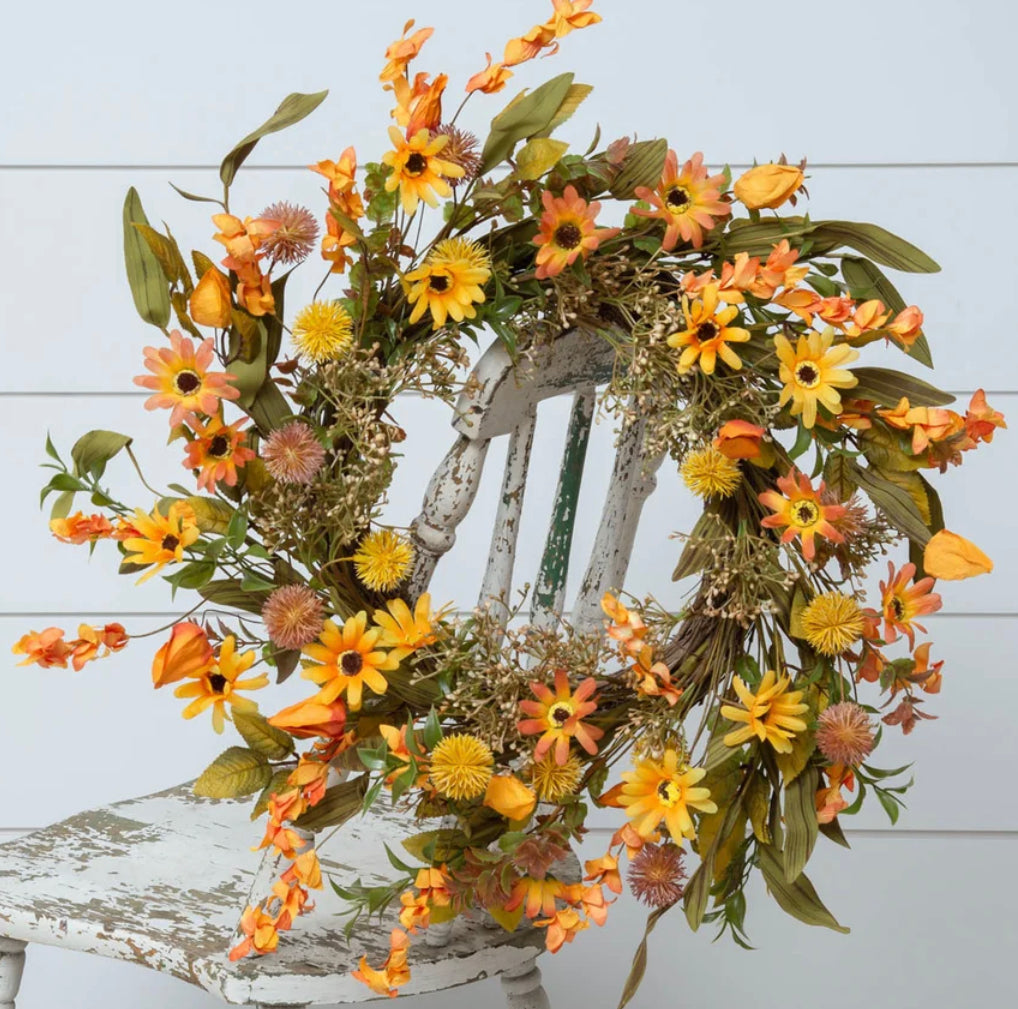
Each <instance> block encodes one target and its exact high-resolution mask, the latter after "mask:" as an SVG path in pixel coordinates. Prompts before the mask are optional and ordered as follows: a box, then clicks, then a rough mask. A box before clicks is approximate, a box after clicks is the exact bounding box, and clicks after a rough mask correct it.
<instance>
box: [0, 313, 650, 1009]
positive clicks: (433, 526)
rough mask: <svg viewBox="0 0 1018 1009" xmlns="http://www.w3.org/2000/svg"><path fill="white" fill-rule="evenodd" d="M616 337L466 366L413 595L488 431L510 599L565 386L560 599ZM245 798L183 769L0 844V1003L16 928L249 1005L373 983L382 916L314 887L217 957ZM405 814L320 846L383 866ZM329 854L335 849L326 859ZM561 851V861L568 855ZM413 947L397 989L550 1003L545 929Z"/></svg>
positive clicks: (637, 492)
mask: <svg viewBox="0 0 1018 1009" xmlns="http://www.w3.org/2000/svg"><path fill="white" fill-rule="evenodd" d="M612 364H613V351H612V350H611V349H610V347H609V346H608V345H607V343H606V342H605V341H604V340H603V339H600V338H598V337H596V336H593V335H590V334H587V333H585V332H582V331H578V330H577V331H571V332H569V333H567V334H565V335H564V336H563V337H562V338H561V339H559V340H558V341H556V342H555V343H554V344H553V345H552V346H551V347H550V348H548V350H547V352H546V353H544V354H542V355H541V356H540V357H539V358H538V363H537V365H524V366H521V367H520V368H519V369H514V368H513V366H512V364H511V362H510V360H509V358H508V356H507V355H506V353H505V351H504V350H503V349H502V348H501V346H500V345H495V346H493V347H492V348H491V349H489V350H488V352H487V353H486V354H484V355H483V357H482V358H481V360H480V362H479V363H478V365H477V367H476V368H475V370H474V379H475V381H474V382H473V383H471V385H470V386H469V391H468V392H467V393H465V394H464V396H463V397H462V398H461V401H460V403H459V404H458V409H457V416H456V418H455V420H454V422H453V427H454V428H455V430H456V431H457V432H458V438H457V440H456V442H455V444H454V445H453V447H452V449H451V450H450V452H449V453H448V455H447V456H446V457H445V459H444V461H443V462H442V464H441V465H440V466H439V468H438V470H437V472H436V473H435V475H434V477H433V478H432V480H431V483H430V485H429V487H428V490H427V493H426V496H425V501H424V507H423V510H422V513H421V515H420V516H419V517H418V519H417V520H416V521H415V523H414V525H413V532H414V537H415V539H416V541H417V547H418V553H417V563H416V568H415V570H414V572H413V574H412V576H411V588H410V594H411V595H412V596H416V595H417V594H418V593H419V592H421V591H423V590H424V588H425V587H426V586H427V585H428V583H429V580H430V578H431V575H432V572H433V571H434V569H435V565H436V563H437V562H438V560H439V558H440V557H441V556H442V555H443V554H444V553H445V552H446V551H447V550H448V549H449V548H450V547H451V546H452V544H453V541H454V540H455V530H456V527H457V525H458V524H459V522H460V521H461V520H462V519H463V517H464V516H465V515H466V513H467V511H468V509H469V508H470V505H471V503H472V502H473V500H474V497H475V494H476V492H477V488H478V485H479V483H480V479H481V472H482V468H483V464H484V459H485V455H486V453H487V450H488V446H489V445H490V443H491V442H492V440H493V439H495V438H498V437H501V436H508V438H509V445H508V454H507V461H506V466H505V476H504V480H503V485H502V493H501V496H500V498H499V504H498V511H497V515H496V517H495V523H494V532H493V535H492V541H491V552H490V556H489V561H488V565H487V570H486V573H485V576H484V580H483V584H482V586H481V591H480V601H481V603H483V604H488V605H495V606H499V605H504V601H505V600H506V599H508V598H509V594H510V589H511V583H512V577H513V566H514V558H515V551H516V537H517V531H518V528H519V518H520V513H521V509H522V507H523V495H524V490H525V487H526V479H527V469H528V464H529V459H530V450H531V445H532V443H533V436H534V427H535V419H536V410H537V405H538V403H539V402H541V401H542V400H544V399H547V398H549V397H552V396H559V395H565V394H572V395H573V406H572V414H571V418H570V422H569V429H568V434H567V438H566V445H565V450H564V454H563V459H562V467H561V472H560V476H559V482H558V489H557V494H556V499H555V504H554V511H553V516H552V522H551V528H550V531H549V534H548V537H547V541H546V545H545V549H544V555H543V560H542V563H541V568H540V574H539V576H538V579H537V584H536V588H535V591H534V594H533V610H532V619H533V620H534V621H535V622H537V623H547V622H552V621H554V620H555V619H556V614H558V613H561V612H563V603H564V593H565V583H566V573H567V568H568V563H569V554H570V549H571V544H572V534H573V524H574V518H575V514H576V504H577V499H578V495H579V489H580V478H581V475H582V472H583V466H584V460H585V456H586V449H587V442H588V436H589V433H590V426H591V418H592V413H593V408H594V394H595V393H594V390H595V386H596V385H597V384H598V383H603V382H604V381H606V380H607V378H608V376H609V374H610V372H611V368H612ZM640 435H641V428H640V425H639V424H637V425H634V426H633V427H631V428H630V429H629V431H628V432H627V433H626V434H625V435H624V436H623V438H622V440H621V442H620V445H619V448H618V451H617V454H616V458H615V463H614V470H613V474H612V482H611V485H610V488H609V491H608V496H607V499H606V502H605V505H604V511H603V515H602V519H601V523H600V527H599V529H598V532H597V534H596V538H595V542H594V547H593V550H592V556H591V558H590V562H589V564H588V566H587V569H586V573H585V575H584V577H583V580H582V583H581V587H580V591H579V595H578V598H577V600H576V601H575V603H574V605H573V607H572V609H571V611H570V613H571V620H572V622H573V623H574V624H575V625H577V626H579V627H591V626H594V625H595V624H596V622H597V621H598V620H599V619H600V611H599V600H600V597H601V595H602V593H603V591H604V590H605V589H606V588H609V587H618V586H619V585H620V584H621V582H622V579H623V576H624V574H625V570H626V566H627V564H628V559H629V554H630V552H631V549H632V544H633V536H634V533H635V530H636V525H637V521H638V518H639V513H640V510H641V508H642V505H643V501H644V499H645V498H646V496H647V494H648V493H649V492H650V490H651V489H652V486H653V481H654V478H653V469H654V461H651V460H645V459H644V460H641V458H640V443H641V437H640ZM249 809H250V803H249V802H238V801H228V800H211V799H200V798H196V797H195V796H194V795H193V794H192V793H191V790H190V787H189V786H188V785H183V786H180V787H178V788H174V789H170V790H169V791H165V792H159V793H157V794H155V795H149V796H145V797H143V798H140V799H133V800H130V801H127V802H120V803H116V804H114V805H112V806H107V807H104V808H102V809H96V810H91V811H89V812H85V813H80V814H78V815H77V816H74V817H71V818H70V819H68V820H65V821H63V822H62V823H58V824H56V825H54V826H52V827H48V828H46V829H45V830H41V831H37V832H36V833H33V834H30V835H28V836H26V837H23V838H21V839H19V840H16V841H14V842H10V843H7V844H5V845H3V846H2V847H0V1009H14V998H15V996H16V995H17V991H18V986H19V983H20V980H21V974H22V968H23V966H24V960H25V946H26V944H27V943H32V942H38V943H47V944H51V945H57V946H64V947H67V948H69V949H76V950H84V951H86V952H90V953H96V954H99V955H100V956H108V957H115V958H118V959H123V960H129V961H133V962H136V963H140V964H143V965H145V966H148V967H151V968H153V969H155V970H159V971H163V972H166V973H169V974H172V975H174V976H176V977H179V978H181V979H182V980H184V981H187V982H189V983H191V984H194V985H199V986H200V987H202V988H205V989H206V990H207V991H209V992H211V993H212V994H214V995H217V996H219V998H220V999H222V1000H223V1001H225V1002H227V1003H230V1004H233V1005H238V1004H241V1005H243V1004H248V1003H254V1004H255V1005H256V1006H260V1007H270V1006H271V1007H276V1009H281V1007H296V1006H311V1005H332V1004H336V1003H338V1004H341V1005H346V1004H351V1003H356V1002H362V1001H367V1000H369V999H371V998H372V997H373V995H372V993H371V992H370V990H369V989H368V988H366V987H365V986H363V985H361V984H360V983H359V982H357V981H355V980H353V979H352V978H351V977H350V973H351V971H352V970H354V969H356V967H357V963H358V960H359V958H360V956H361V955H362V954H366V955H367V956H368V958H369V962H371V963H372V964H377V963H380V962H381V961H382V960H383V959H384V958H385V956H386V954H387V952H388V933H389V930H390V928H391V927H392V925H394V924H395V920H394V918H395V911H392V912H391V915H392V917H393V921H391V922H383V923H382V924H381V925H379V924H378V922H377V921H375V922H371V923H368V924H366V925H364V926H363V927H358V928H357V929H356V930H355V931H354V933H353V935H352V937H351V940H350V942H349V943H348V942H347V941H346V940H345V938H344V936H343V933H342V929H341V927H340V923H339V922H338V919H337V918H336V917H335V913H336V912H338V911H339V910H340V906H341V902H340V901H339V899H338V898H337V897H336V896H335V895H333V894H332V891H331V888H328V887H327V888H326V889H325V890H323V891H321V892H320V893H319V894H317V895H316V898H317V901H318V904H319V907H318V909H317V910H316V911H315V912H314V913H313V914H311V915H309V916H307V917H304V918H301V919H299V921H298V923H297V925H296V927H295V929H294V930H293V931H292V932H289V933H287V934H286V935H285V937H284V938H283V940H282V941H281V942H280V945H279V950H278V952H277V953H276V954H275V955H272V956H268V957H263V958H249V959H245V960H240V961H238V962H235V963H231V962H230V961H229V960H228V959H227V956H226V953H227V950H228V948H229V946H230V945H231V944H232V943H231V935H232V934H233V930H234V929H235V927H236V925H237V922H238V918H239V914H240V912H241V911H242V910H243V908H244V906H245V905H246V904H247V903H248V902H249V900H248V898H249V897H250V896H252V895H254V896H255V897H260V896H261V895H262V894H263V893H267V892H268V886H269V883H270V881H271V880H272V879H273V878H274V876H275V875H276V874H277V872H278V869H277V862H276V860H274V859H273V858H272V857H271V856H268V855H265V856H262V855H259V854H257V853H252V852H251V850H250V847H251V843H252V839H253V835H252V832H251V831H252V824H251V821H250V819H249ZM413 830H414V827H413V825H412V824H411V823H409V822H408V820H407V818H406V817H405V816H404V815H400V814H397V813H395V812H393V811H391V810H388V809H380V810H377V811H376V810H372V811H371V812H370V813H369V814H367V815H366V816H363V817H359V818H356V819H354V820H352V821H350V822H349V823H347V824H346V825H344V827H343V828H342V836H341V837H340V838H339V839H338V840H337V841H336V842H335V843H334V844H332V845H330V846H329V847H327V848H326V849H325V850H324V851H323V854H322V862H323V869H324V871H325V873H327V874H328V875H329V876H331V877H333V878H334V879H336V880H337V881H340V882H344V881H345V882H351V881H353V880H354V879H355V878H358V877H359V878H361V879H362V880H363V881H364V882H365V883H368V884H370V883H373V882H381V881H384V880H386V879H388V878H391V873H392V869H391V867H390V865H389V863H388V861H387V859H386V857H385V853H384V849H383V842H386V843H388V844H389V846H390V847H392V848H398V846H399V842H400V840H401V839H402V838H403V837H406V836H407V835H408V834H409V833H411V832H412V831H413ZM339 859H341V861H340V860H339ZM578 869H579V867H578V865H576V864H575V860H574V861H573V865H572V867H571V871H573V872H578ZM425 936H426V941H425V942H421V941H418V942H417V943H415V944H414V948H413V959H412V969H413V979H412V981H411V982H410V984H409V985H408V986H407V987H405V988H404V989H403V996H404V997H406V996H407V995H411V994H413V993H421V992H429V991H440V990H445V989H448V988H452V987H454V986H457V985H461V984H467V983H469V982H471V981H475V980H478V979H480V978H485V977H490V976H493V975H496V974H500V975H501V977H502V984H503V987H504V989H505V992H506V997H507V1000H508V1004H509V1006H510V1007H511V1009H548V999H547V996H546V994H545V993H544V990H543V988H542V987H541V975H540V971H539V970H538V968H537V966H536V963H535V960H536V957H537V955H538V953H539V952H540V950H541V949H542V948H543V945H544V932H543V930H540V929H535V928H533V927H530V926H528V925H527V924H526V923H524V924H523V925H522V926H521V927H520V928H519V929H517V931H516V932H514V933H512V934H509V933H506V932H505V931H503V930H502V929H500V928H495V929H492V928H486V927H483V926H481V925H479V924H476V923H471V922H466V921H463V920H458V921H457V922H455V923H453V924H451V925H450V924H446V925H443V926H436V927H433V928H432V929H429V930H428V932H427V933H425Z"/></svg>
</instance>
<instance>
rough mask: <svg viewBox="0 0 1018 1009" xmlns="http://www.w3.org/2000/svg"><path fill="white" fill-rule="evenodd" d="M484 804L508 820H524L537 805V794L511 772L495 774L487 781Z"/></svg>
mask: <svg viewBox="0 0 1018 1009" xmlns="http://www.w3.org/2000/svg"><path fill="white" fill-rule="evenodd" d="M484 804H485V805H486V806H487V807H488V808H489V809H493V810H495V812H496V813H501V814H502V815H503V816H506V817H508V818H509V819H510V820H525V819H526V818H527V817H528V816H530V814H531V813H532V812H533V811H534V806H535V805H537V796H536V795H535V794H534V792H533V791H532V790H531V789H529V788H527V786H526V785H524V784H523V782H522V781H520V779H519V778H517V777H516V776H515V775H512V774H497V775H495V776H494V777H493V778H492V779H491V780H490V781H489V782H488V790H487V791H486V792H485V793H484Z"/></svg>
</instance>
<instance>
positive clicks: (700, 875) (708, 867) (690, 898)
mask: <svg viewBox="0 0 1018 1009" xmlns="http://www.w3.org/2000/svg"><path fill="white" fill-rule="evenodd" d="M713 875H714V852H713V851H709V852H708V853H707V856H706V857H705V858H704V860H703V861H702V862H701V863H700V865H699V866H698V867H697V869H696V872H694V873H693V875H692V876H691V877H690V879H689V882H688V883H687V884H686V890H685V893H684V894H683V895H682V907H683V910H684V911H685V913H686V921H687V922H689V927H690V928H691V929H692V930H693V931H694V932H695V931H696V930H697V929H698V928H699V927H700V925H701V923H702V922H703V916H704V913H705V912H706V910H707V898H708V897H709V896H710V885H711V878H712V877H713Z"/></svg>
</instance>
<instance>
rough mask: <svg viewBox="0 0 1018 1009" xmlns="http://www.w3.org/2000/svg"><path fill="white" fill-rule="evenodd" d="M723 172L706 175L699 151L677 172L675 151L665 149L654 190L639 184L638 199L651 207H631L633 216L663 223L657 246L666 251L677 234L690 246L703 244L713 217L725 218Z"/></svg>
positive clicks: (697, 247) (675, 241)
mask: <svg viewBox="0 0 1018 1009" xmlns="http://www.w3.org/2000/svg"><path fill="white" fill-rule="evenodd" d="M724 181H725V177H724V176H723V175H711V176H709V177H708V175H707V169H706V168H705V167H704V165H703V154H702V153H701V152H700V151H697V152H696V154H694V155H693V156H692V157H691V158H690V159H689V160H688V161H687V162H685V164H683V166H682V171H681V172H680V171H679V159H678V156H677V155H676V154H675V151H669V152H668V156H667V157H666V158H665V164H664V170H663V171H662V173H661V181H660V182H659V183H658V187H657V189H656V190H652V189H648V188H647V187H646V186H639V187H637V189H636V196H637V198H638V199H641V200H646V201H647V202H648V203H651V204H653V206H654V209H653V210H645V209H643V208H642V207H634V208H633V213H634V214H636V215H637V217H652V218H657V219H659V220H661V221H664V222H665V236H664V238H663V239H662V240H661V248H662V249H664V251H665V252H670V251H671V250H672V249H674V248H675V246H676V245H677V244H678V241H679V238H680V237H681V238H682V240H683V241H684V242H689V243H691V244H692V246H693V248H694V249H699V248H700V247H701V246H702V245H703V236H704V232H705V231H710V230H711V229H712V228H713V227H714V225H715V223H716V221H715V218H717V217H727V216H728V215H729V214H730V213H731V212H732V210H731V207H729V206H728V204H727V203H725V202H723V201H722V200H721V199H720V198H719V197H720V196H721V186H722V185H724Z"/></svg>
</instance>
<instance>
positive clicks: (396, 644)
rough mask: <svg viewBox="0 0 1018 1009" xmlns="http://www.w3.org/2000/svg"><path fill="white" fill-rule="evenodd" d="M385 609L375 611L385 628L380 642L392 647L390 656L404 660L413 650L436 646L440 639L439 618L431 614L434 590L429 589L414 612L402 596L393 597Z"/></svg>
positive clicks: (376, 619) (378, 623)
mask: <svg viewBox="0 0 1018 1009" xmlns="http://www.w3.org/2000/svg"><path fill="white" fill-rule="evenodd" d="M385 607H386V609H387V610H388V611H389V612H388V613H386V612H385V610H375V623H376V624H377V625H378V626H379V627H380V628H381V629H382V636H381V638H380V639H379V644H381V645H383V646H384V647H386V648H391V649H392V651H391V652H390V655H391V656H392V657H393V658H394V659H395V660H397V661H402V660H403V659H405V658H406V657H407V656H408V655H409V654H410V653H411V652H415V651H417V649H418V648H423V647H424V646H425V645H432V644H434V643H435V641H436V640H437V638H438V635H437V634H436V632H435V630H434V628H433V627H432V620H434V619H437V618H436V617H433V616H432V613H431V593H430V592H425V593H423V594H422V595H421V597H420V598H419V599H418V600H417V603H416V605H415V606H414V609H413V612H412V613H411V611H410V607H409V606H407V604H406V603H405V602H403V600H402V599H390V600H389V601H388V602H387V603H386V604H385Z"/></svg>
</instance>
